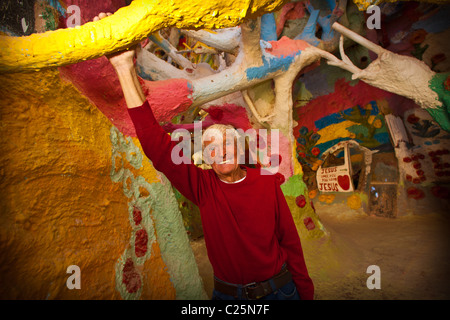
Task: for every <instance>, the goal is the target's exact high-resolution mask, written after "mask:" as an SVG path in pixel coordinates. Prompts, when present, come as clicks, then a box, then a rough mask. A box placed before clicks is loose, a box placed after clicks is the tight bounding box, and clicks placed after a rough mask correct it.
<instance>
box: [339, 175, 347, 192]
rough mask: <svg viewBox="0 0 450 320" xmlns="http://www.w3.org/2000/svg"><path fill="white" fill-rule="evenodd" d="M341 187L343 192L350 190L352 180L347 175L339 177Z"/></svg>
mask: <svg viewBox="0 0 450 320" xmlns="http://www.w3.org/2000/svg"><path fill="white" fill-rule="evenodd" d="M337 180H338V183H339V186H340V187H341V188H342V189H343V190H348V189H349V188H350V178H349V176H347V175H345V176H338V177H337Z"/></svg>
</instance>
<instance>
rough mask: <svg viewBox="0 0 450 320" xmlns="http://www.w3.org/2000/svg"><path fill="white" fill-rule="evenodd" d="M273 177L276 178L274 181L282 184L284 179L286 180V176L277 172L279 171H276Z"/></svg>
mask: <svg viewBox="0 0 450 320" xmlns="http://www.w3.org/2000/svg"><path fill="white" fill-rule="evenodd" d="M275 179H276V181H277V182H278V183H279V184H280V185H282V184H283V183H284V181H285V180H286V178H285V177H284V175H282V174H281V173H279V172H277V173H276V174H275Z"/></svg>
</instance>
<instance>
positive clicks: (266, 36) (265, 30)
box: [261, 13, 278, 41]
mask: <svg viewBox="0 0 450 320" xmlns="http://www.w3.org/2000/svg"><path fill="white" fill-rule="evenodd" d="M261 39H262V40H264V41H277V40H278V37H277V25H276V22H275V15H274V14H273V13H267V14H265V15H263V16H262V17H261Z"/></svg>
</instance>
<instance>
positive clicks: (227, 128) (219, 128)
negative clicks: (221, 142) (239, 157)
mask: <svg viewBox="0 0 450 320" xmlns="http://www.w3.org/2000/svg"><path fill="white" fill-rule="evenodd" d="M229 134H231V137H233V139H234V138H236V139H238V138H239V134H238V132H237V131H236V129H235V128H234V127H233V126H232V125H229V124H220V123H216V124H213V125H211V126H209V127H208V128H206V130H205V131H204V132H203V134H202V148H205V141H211V137H218V136H220V137H222V139H226V138H227V135H229ZM214 139H216V138H214Z"/></svg>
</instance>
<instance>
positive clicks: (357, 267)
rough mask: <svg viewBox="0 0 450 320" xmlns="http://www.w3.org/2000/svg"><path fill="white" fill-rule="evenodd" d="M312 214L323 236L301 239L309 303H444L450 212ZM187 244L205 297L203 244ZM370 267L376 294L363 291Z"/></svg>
mask: <svg viewBox="0 0 450 320" xmlns="http://www.w3.org/2000/svg"><path fill="white" fill-rule="evenodd" d="M316 212H317V213H318V215H319V217H320V220H321V221H322V223H323V225H324V227H325V228H326V230H327V232H328V233H329V236H328V237H325V238H324V239H319V240H302V245H303V250H304V255H305V260H306V264H307V266H308V270H309V273H310V276H311V278H312V279H313V281H314V285H315V299H319V300H320V299H322V300H330V299H333V300H334V299H337V300H355V299H361V300H367V299H386V300H397V299H401V300H411V299H414V300H415V299H420V300H423V299H424V300H428V299H436V300H437V299H439V300H441V299H445V300H447V299H450V250H449V249H450V247H449V243H450V211H449V212H445V213H426V214H423V215H410V216H403V217H397V218H395V219H390V218H381V217H374V216H368V215H366V214H365V213H362V212H355V211H352V212H349V209H348V207H347V206H346V205H345V204H335V205H320V204H318V205H316ZM191 245H192V248H193V251H194V254H195V257H196V259H197V263H198V265H199V271H200V276H201V277H202V279H203V283H204V286H205V291H206V292H207V294H208V295H211V292H212V288H213V281H212V280H213V272H212V268H211V265H210V263H209V260H208V257H207V254H206V248H205V245H204V241H203V239H199V240H196V241H192V242H191ZM371 265H377V266H378V267H379V268H380V276H381V277H380V280H381V288H380V289H372V290H370V289H368V287H367V284H366V283H367V279H368V278H369V277H370V276H371V273H367V268H368V267H369V266H371Z"/></svg>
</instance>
